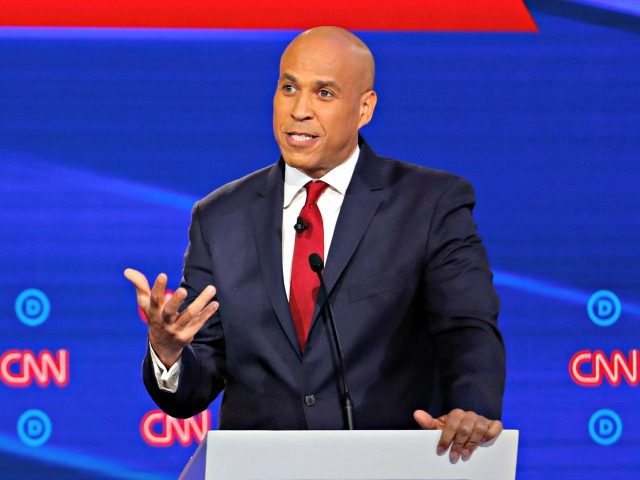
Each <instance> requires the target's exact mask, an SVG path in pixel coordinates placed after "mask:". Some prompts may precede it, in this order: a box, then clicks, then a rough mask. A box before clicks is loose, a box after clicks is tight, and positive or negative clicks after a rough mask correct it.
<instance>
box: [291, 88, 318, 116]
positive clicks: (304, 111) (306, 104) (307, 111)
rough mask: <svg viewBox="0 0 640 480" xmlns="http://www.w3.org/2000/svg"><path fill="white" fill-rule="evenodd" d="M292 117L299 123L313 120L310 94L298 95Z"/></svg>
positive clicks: (302, 93)
mask: <svg viewBox="0 0 640 480" xmlns="http://www.w3.org/2000/svg"><path fill="white" fill-rule="evenodd" d="M291 117H292V118H293V119H294V120H297V121H299V122H301V121H303V120H309V119H311V118H313V108H312V105H311V98H310V96H309V94H307V93H304V92H300V94H299V95H296V97H295V99H294V103H293V108H292V109H291Z"/></svg>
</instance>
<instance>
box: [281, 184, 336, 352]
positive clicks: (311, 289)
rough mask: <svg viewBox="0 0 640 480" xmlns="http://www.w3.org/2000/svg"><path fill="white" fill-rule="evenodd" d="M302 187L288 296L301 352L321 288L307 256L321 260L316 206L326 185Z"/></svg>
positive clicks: (321, 240) (321, 237) (320, 229)
mask: <svg viewBox="0 0 640 480" xmlns="http://www.w3.org/2000/svg"><path fill="white" fill-rule="evenodd" d="M304 187H305V188H306V189H307V200H306V201H305V204H304V207H302V210H300V216H299V219H298V223H297V225H303V224H304V226H303V227H302V228H296V244H295V247H294V248H293V265H292V268H291V289H290V292H289V308H290V309H291V318H293V324H294V326H295V327H296V333H297V335H298V343H299V344H300V348H301V349H302V350H304V346H305V343H306V342H307V336H308V335H309V329H310V328H311V319H312V317H313V310H314V309H315V306H316V297H317V296H318V289H319V288H320V280H319V279H318V275H317V274H316V273H315V272H314V271H313V270H311V267H310V266H309V255H311V254H312V253H317V254H318V255H320V256H321V257H322V258H323V259H324V228H323V227H322V215H321V214H320V210H319V209H318V205H317V202H318V198H319V197H320V195H322V192H324V190H325V188H327V187H328V185H327V184H326V183H324V182H309V183H307V184H306V185H305V186H304Z"/></svg>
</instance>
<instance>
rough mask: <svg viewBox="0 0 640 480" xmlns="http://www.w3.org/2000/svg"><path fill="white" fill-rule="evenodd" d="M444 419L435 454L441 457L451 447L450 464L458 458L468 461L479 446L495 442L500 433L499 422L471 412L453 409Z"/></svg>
mask: <svg viewBox="0 0 640 480" xmlns="http://www.w3.org/2000/svg"><path fill="white" fill-rule="evenodd" d="M445 417H446V421H445V426H444V429H443V430H442V435H441V436H440V441H439V442H438V449H437V453H438V455H442V454H444V453H445V452H446V451H447V449H448V448H449V447H451V450H450V452H449V459H450V461H451V462H452V463H456V462H457V461H458V460H459V459H460V458H462V460H468V459H469V458H471V455H473V452H474V451H475V450H476V449H477V448H478V446H479V445H481V444H484V443H486V442H491V441H493V440H495V439H496V438H497V437H498V435H500V432H501V431H502V422H500V421H499V420H489V419H487V418H485V417H483V416H481V415H478V414H477V413H475V412H471V411H464V410H460V409H455V410H452V411H451V413H449V414H448V415H446V416H445Z"/></svg>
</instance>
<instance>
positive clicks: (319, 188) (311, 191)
mask: <svg viewBox="0 0 640 480" xmlns="http://www.w3.org/2000/svg"><path fill="white" fill-rule="evenodd" d="M328 186H329V185H328V184H326V183H324V182H321V181H318V182H309V183H307V184H306V185H305V186H304V188H306V189H307V200H306V202H305V203H304V204H305V206H307V205H315V204H316V203H317V202H318V198H320V195H322V192H324V190H325V189H326V188H327V187H328Z"/></svg>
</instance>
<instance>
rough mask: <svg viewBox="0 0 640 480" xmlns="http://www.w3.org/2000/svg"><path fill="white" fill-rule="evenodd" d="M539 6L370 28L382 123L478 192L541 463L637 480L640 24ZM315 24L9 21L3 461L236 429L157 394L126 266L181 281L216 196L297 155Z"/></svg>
mask: <svg viewBox="0 0 640 480" xmlns="http://www.w3.org/2000/svg"><path fill="white" fill-rule="evenodd" d="M533 14H534V18H535V20H536V23H537V25H538V27H539V30H540V31H539V32H538V33H410V32H390V31H388V32H385V31H377V32H363V33H362V37H363V38H364V40H365V41H366V42H367V43H368V44H369V45H370V46H371V48H372V50H373V52H374V54H375V55H376V59H377V65H378V77H377V90H378V94H379V97H380V98H379V105H378V109H377V111H376V116H375V118H374V120H373V123H372V124H371V125H370V126H368V127H366V128H365V129H364V131H363V134H364V135H365V137H366V138H367V139H368V141H369V142H370V143H371V145H372V146H373V148H374V149H375V150H376V151H378V152H379V153H381V154H385V155H388V156H392V157H396V158H399V159H403V160H407V161H411V162H414V163H418V164H421V165H427V166H430V167H434V168H441V169H446V170H449V171H453V172H456V173H458V174H459V175H462V176H464V177H466V178H468V179H469V180H470V181H471V182H472V183H473V184H474V186H475V188H476V192H477V197H478V206H477V211H476V218H477V221H478V224H479V229H480V234H481V236H482V237H483V239H484V241H485V243H486V245H487V248H488V251H489V255H490V258H491V262H492V265H493V267H494V271H495V282H496V285H497V288H498V290H499V293H500V295H501V299H502V305H503V314H502V316H501V319H500V323H501V326H502V329H503V331H504V335H505V341H506V345H507V354H508V372H509V373H508V379H507V391H506V397H505V409H504V423H505V425H506V426H507V427H508V428H517V429H520V430H521V448H520V463H519V473H518V478H519V479H522V480H534V479H538V478H544V479H547V480H554V479H568V478H569V479H571V478H575V479H581V480H585V479H587V480H588V479H592V480H595V479H598V480H601V479H608V478H615V479H617V480H632V479H636V478H637V477H638V472H640V460H639V459H640V456H639V455H638V451H639V447H640V431H639V428H640V427H639V425H640V414H638V409H637V405H638V401H639V400H640V398H639V392H638V388H637V387H638V382H639V379H638V375H639V372H638V355H639V353H638V349H640V328H639V326H638V322H639V320H640V284H639V281H638V272H639V271H640V260H639V259H640V242H639V241H638V239H639V238H640V211H639V209H638V205H640V189H639V188H638V183H639V182H640V162H639V161H638V160H639V158H638V152H639V151H640V128H639V127H640V110H639V109H638V105H640V88H639V85H640V36H639V35H638V32H637V31H634V30H633V29H632V28H626V27H625V28H620V29H619V28H615V25H614V26H602V25H599V24H598V21H583V20H581V19H577V18H569V17H566V16H563V15H555V14H553V13H549V12H543V11H541V10H536V9H534V10H533ZM627 26H628V25H627ZM293 35H294V32H290V31H271V30H264V31H242V30H231V31H203V30H109V29H107V30H90V29H89V30H83V29H79V30H75V29H70V30H64V29H62V30H50V29H36V30H29V29H25V30H11V29H2V30H0V106H1V108H0V179H1V180H0V205H1V208H0V225H2V228H1V229H0V245H1V246H2V248H1V249H0V265H1V266H2V267H1V269H0V286H1V288H0V313H1V316H0V320H1V321H0V380H1V382H0V402H1V405H2V408H1V409H0V464H1V465H0V471H2V474H0V476H2V477H3V478H34V479H36V478H78V479H83V478H127V479H128V478H130V479H142V478H148V479H151V478H157V479H165V478H175V477H176V476H177V472H179V470H180V469H181V467H182V466H183V465H184V464H185V463H186V460H187V459H188V457H189V456H190V455H191V453H192V452H193V451H194V450H195V446H196V444H197V441H198V439H199V438H200V437H201V436H202V433H203V431H204V430H206V429H208V428H216V425H217V420H216V419H217V408H218V406H217V404H213V405H212V406H211V407H210V409H209V410H208V411H207V412H204V413H203V414H202V415H200V416H198V417H196V418H194V419H191V420H189V421H187V422H184V421H176V420H173V419H170V418H167V417H166V416H164V415H163V414H162V413H161V412H158V411H157V409H156V407H155V406H154V405H153V403H152V402H151V400H150V399H149V398H148V396H147V394H146V392H145V390H144V387H143V386H142V383H141V379H140V364H141V360H142V358H143V355H144V353H145V349H146V326H145V324H144V322H143V319H141V318H140V316H139V314H138V312H137V310H136V306H135V295H134V292H133V289H132V288H131V286H130V285H129V284H128V283H127V282H126V281H125V280H124V279H123V278H122V270H123V269H124V268H125V267H128V266H131V267H136V268H138V269H141V270H142V271H143V272H145V273H146V274H148V275H150V276H153V275H155V274H156V273H158V272H160V271H164V272H167V273H168V275H169V279H170V284H171V285H172V286H173V288H175V286H177V284H178V282H179V279H180V268H181V258H182V254H183V252H184V249H185V247H186V242H187V227H188V222H189V213H190V208H191V205H192V204H193V202H194V201H195V200H197V199H198V198H200V197H202V196H203V195H205V194H206V193H208V192H209V191H210V190H212V189H214V188H216V187H218V186H220V185H223V184H224V183H226V182H228V181H230V180H232V179H235V178H237V177H239V176H242V175H244V174H247V173H249V172H251V171H253V170H255V169H257V168H260V167H262V166H265V165H268V164H270V163H272V162H274V161H275V160H276V159H277V155H278V151H277V147H276V145H275V142H274V140H273V137H272V133H271V102H272V96H273V92H274V89H275V83H276V78H277V65H278V59H279V54H280V52H281V51H282V49H283V47H284V46H285V45H286V43H287V42H288V41H289V40H290V39H291V38H292V36H293ZM229 248H242V246H238V245H230V246H229ZM390 254H392V252H390ZM389 408H393V406H392V405H390V406H389Z"/></svg>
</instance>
